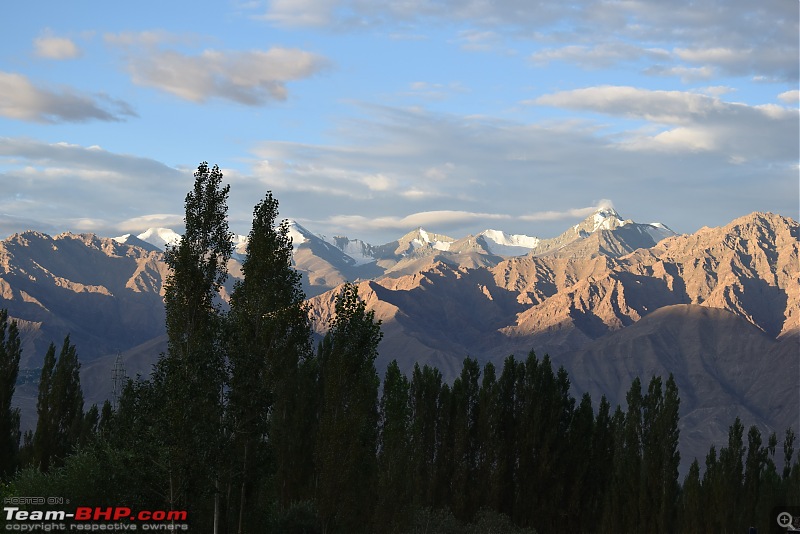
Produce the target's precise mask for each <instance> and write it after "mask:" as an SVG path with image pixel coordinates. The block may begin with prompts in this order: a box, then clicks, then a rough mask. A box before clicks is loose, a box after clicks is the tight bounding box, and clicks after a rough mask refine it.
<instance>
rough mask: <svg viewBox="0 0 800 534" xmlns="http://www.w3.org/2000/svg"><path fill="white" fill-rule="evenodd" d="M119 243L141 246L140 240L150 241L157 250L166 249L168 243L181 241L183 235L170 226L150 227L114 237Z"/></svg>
mask: <svg viewBox="0 0 800 534" xmlns="http://www.w3.org/2000/svg"><path fill="white" fill-rule="evenodd" d="M113 239H114V241H116V242H117V243H123V244H127V245H135V246H140V243H139V242H140V241H143V242H145V243H148V244H149V245H151V246H152V247H155V249H156V250H162V251H163V250H166V248H167V246H168V245H175V244H177V242H178V241H180V239H181V236H180V234H178V233H177V232H175V231H174V230H172V229H170V228H148V229H147V230H145V231H144V232H142V233H140V234H137V235H136V236H134V235H132V234H125V235H122V236H119V237H115V238H113Z"/></svg>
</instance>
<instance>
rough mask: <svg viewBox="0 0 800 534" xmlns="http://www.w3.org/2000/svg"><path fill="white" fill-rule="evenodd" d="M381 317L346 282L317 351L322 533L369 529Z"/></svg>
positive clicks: (318, 503) (372, 508)
mask: <svg viewBox="0 0 800 534" xmlns="http://www.w3.org/2000/svg"><path fill="white" fill-rule="evenodd" d="M381 337H382V333H381V329H380V321H376V320H375V314H374V312H372V311H369V312H368V311H367V310H366V304H365V303H364V301H363V300H361V298H359V296H358V288H357V287H356V286H355V285H353V284H345V285H344V287H343V288H342V291H341V293H340V294H339V295H338V296H337V297H336V315H335V317H334V318H333V320H332V322H331V325H330V330H329V332H328V334H327V335H326V340H327V342H325V343H323V348H322V353H321V354H320V369H321V379H322V405H321V413H320V423H319V433H318V437H317V465H318V469H319V479H318V480H319V484H318V500H317V505H318V508H319V514H320V519H321V520H322V525H323V531H325V532H329V531H342V532H365V531H370V530H371V519H372V517H373V511H374V503H375V486H376V474H377V466H376V452H377V451H376V448H377V423H378V411H377V404H378V385H379V378H378V374H377V372H376V371H375V358H376V357H377V356H378V343H379V342H380V340H381Z"/></svg>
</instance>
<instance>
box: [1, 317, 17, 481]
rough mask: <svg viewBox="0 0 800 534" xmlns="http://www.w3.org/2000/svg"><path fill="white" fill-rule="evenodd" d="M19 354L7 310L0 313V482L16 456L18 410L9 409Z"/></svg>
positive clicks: (15, 335) (14, 462)
mask: <svg viewBox="0 0 800 534" xmlns="http://www.w3.org/2000/svg"><path fill="white" fill-rule="evenodd" d="M21 354H22V348H21V345H20V339H19V331H18V329H17V323H16V321H11V322H9V320H8V310H5V309H3V310H0V479H3V478H5V477H7V476H8V475H10V474H11V473H12V472H13V471H14V469H15V467H16V465H17V453H18V452H19V439H20V431H19V408H12V407H11V400H12V399H13V397H14V390H15V388H16V383H17V376H18V374H19V359H20V355H21Z"/></svg>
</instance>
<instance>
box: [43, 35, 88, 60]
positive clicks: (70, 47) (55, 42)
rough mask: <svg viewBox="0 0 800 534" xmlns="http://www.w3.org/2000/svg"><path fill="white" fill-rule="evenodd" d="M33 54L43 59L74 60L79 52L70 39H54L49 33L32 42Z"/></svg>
mask: <svg viewBox="0 0 800 534" xmlns="http://www.w3.org/2000/svg"><path fill="white" fill-rule="evenodd" d="M33 47H34V52H35V53H36V55H37V56H38V57H41V58H45V59H74V58H76V57H78V56H80V55H81V51H80V49H79V48H78V45H76V44H75V43H74V42H73V41H72V40H71V39H68V38H66V37H56V36H54V35H52V34H51V33H50V32H49V31H48V32H45V34H44V35H43V36H41V37H38V38H36V39H35V40H34V41H33Z"/></svg>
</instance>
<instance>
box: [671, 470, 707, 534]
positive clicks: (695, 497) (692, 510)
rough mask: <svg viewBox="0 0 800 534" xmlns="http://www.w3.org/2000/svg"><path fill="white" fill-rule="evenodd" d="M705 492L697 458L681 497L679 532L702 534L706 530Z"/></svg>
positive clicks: (685, 482) (687, 476)
mask: <svg viewBox="0 0 800 534" xmlns="http://www.w3.org/2000/svg"><path fill="white" fill-rule="evenodd" d="M704 513H705V510H704V508H703V490H702V487H701V485H700V464H699V463H697V458H695V459H694V461H693V462H692V465H690V466H689V474H687V475H686V478H685V479H684V481H683V491H682V492H681V495H680V505H679V513H678V518H679V528H678V529H677V530H679V531H680V532H686V533H687V534H702V533H703V532H705V530H704V526H703V525H704V522H703V516H704Z"/></svg>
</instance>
